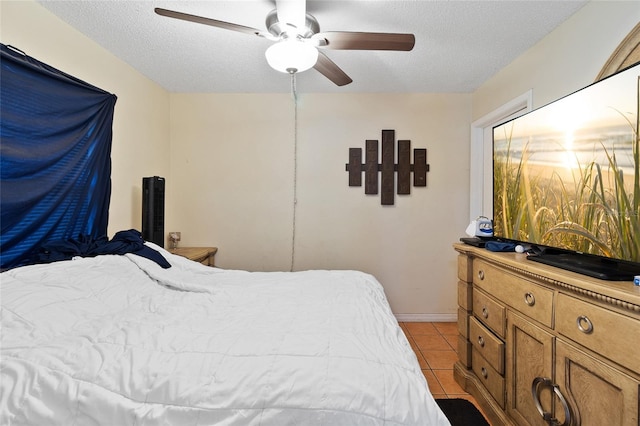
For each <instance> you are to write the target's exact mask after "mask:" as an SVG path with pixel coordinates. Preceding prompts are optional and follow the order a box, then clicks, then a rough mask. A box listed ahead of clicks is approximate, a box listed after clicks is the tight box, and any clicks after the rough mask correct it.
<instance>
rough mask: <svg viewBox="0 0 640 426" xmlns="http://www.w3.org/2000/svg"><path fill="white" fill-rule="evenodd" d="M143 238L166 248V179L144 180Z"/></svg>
mask: <svg viewBox="0 0 640 426" xmlns="http://www.w3.org/2000/svg"><path fill="white" fill-rule="evenodd" d="M142 238H144V240H145V241H151V242H152V243H155V244H157V245H159V246H160V247H164V178H162V177H159V176H154V177H145V178H142Z"/></svg>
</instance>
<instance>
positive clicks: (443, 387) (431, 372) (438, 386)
mask: <svg viewBox="0 0 640 426" xmlns="http://www.w3.org/2000/svg"><path fill="white" fill-rule="evenodd" d="M400 327H401V328H402V330H403V331H404V333H405V335H406V336H407V339H408V340H409V343H410V344H411V347H412V348H413V351H414V352H415V353H416V356H417V357H418V362H419V363H420V367H421V368H422V373H423V374H424V376H425V378H426V379H427V383H428V384H429V390H430V391H431V393H432V394H433V397H434V398H464V399H468V400H469V401H471V402H473V404H474V405H475V406H476V407H478V409H479V410H480V411H481V412H482V409H481V408H480V406H479V405H478V403H477V402H476V400H475V398H474V397H473V396H471V395H469V394H468V393H466V392H465V391H464V389H462V387H460V385H459V384H458V383H457V382H456V381H455V380H454V378H453V364H454V363H455V362H456V360H457V359H458V354H457V352H456V350H457V341H458V328H457V324H456V323H455V322H401V323H400ZM483 415H484V413H483ZM485 418H486V416H485Z"/></svg>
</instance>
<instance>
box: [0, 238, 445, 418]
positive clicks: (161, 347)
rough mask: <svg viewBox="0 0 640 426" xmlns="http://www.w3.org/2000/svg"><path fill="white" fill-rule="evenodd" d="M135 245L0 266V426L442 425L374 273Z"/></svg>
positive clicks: (149, 244)
mask: <svg viewBox="0 0 640 426" xmlns="http://www.w3.org/2000/svg"><path fill="white" fill-rule="evenodd" d="M145 245H146V248H148V249H151V250H153V251H155V252H157V253H159V254H160V255H161V256H162V257H163V258H164V259H166V261H167V262H168V263H169V264H170V267H169V268H166V267H165V268H163V267H161V266H160V265H159V264H158V263H157V262H156V261H154V260H153V259H151V258H149V257H142V256H139V255H136V254H132V253H127V254H120V255H114V254H101V255H97V256H93V257H74V258H73V259H71V260H61V261H55V262H51V263H48V264H36V265H30V266H23V267H18V268H14V269H11V270H8V271H5V272H3V273H2V274H0V283H1V301H2V310H1V320H2V333H1V342H0V343H1V356H2V358H1V367H0V423H2V424H7V425H23V424H30V425H99V424H100V425H181V426H182V425H242V426H246V425H277V426H282V425H348V426H357V425H388V426H391V425H421V426H424V425H449V422H448V420H447V419H446V417H445V416H444V414H443V413H442V411H441V410H440V409H439V408H438V406H437V404H436V403H435V401H434V399H433V396H432V395H431V394H430V392H429V390H428V387H427V383H426V380H425V378H424V376H423V374H422V372H421V370H420V367H419V365H418V362H417V359H416V357H415V354H414V352H413V351H412V349H411V347H410V346H409V343H408V341H407V339H406V337H405V335H404V334H403V332H402V330H401V329H400V327H399V325H398V323H397V321H396V319H395V317H394V316H393V314H392V312H391V310H390V307H389V304H388V302H387V299H386V297H385V294H384V291H383V288H382V286H381V285H380V283H379V282H378V281H377V280H376V279H375V278H374V277H373V276H371V275H368V274H365V273H362V272H356V271H324V270H323V271H320V270H318V271H302V272H265V273H256V272H246V271H236V270H224V269H219V268H212V267H208V266H204V265H201V264H199V263H196V262H192V261H190V260H188V259H185V258H182V257H178V256H175V255H172V254H170V253H169V252H167V251H165V250H164V249H162V248H160V247H158V246H156V245H153V244H152V243H145Z"/></svg>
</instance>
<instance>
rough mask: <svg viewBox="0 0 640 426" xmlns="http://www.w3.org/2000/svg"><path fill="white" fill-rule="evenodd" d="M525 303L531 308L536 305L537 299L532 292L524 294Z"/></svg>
mask: <svg viewBox="0 0 640 426" xmlns="http://www.w3.org/2000/svg"><path fill="white" fill-rule="evenodd" d="M524 303H526V304H527V305H529V306H533V305H535V304H536V297H535V296H534V295H533V293H531V292H526V293H525V294H524Z"/></svg>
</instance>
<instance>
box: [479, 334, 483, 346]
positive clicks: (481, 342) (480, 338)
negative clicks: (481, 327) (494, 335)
mask: <svg viewBox="0 0 640 426" xmlns="http://www.w3.org/2000/svg"><path fill="white" fill-rule="evenodd" d="M478 344H479V345H480V347H481V348H484V339H483V338H482V336H478Z"/></svg>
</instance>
